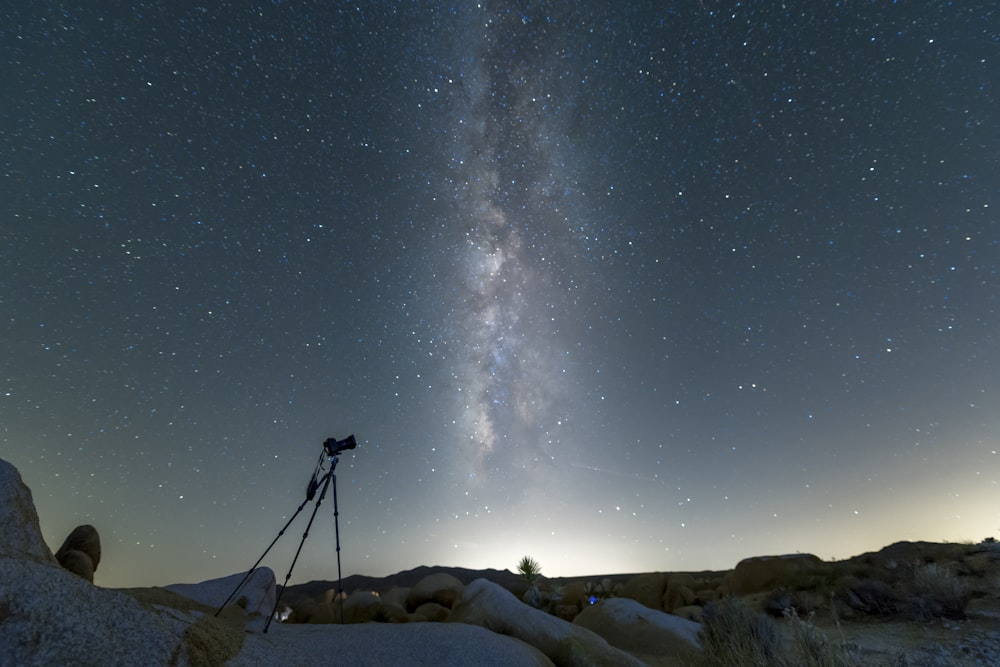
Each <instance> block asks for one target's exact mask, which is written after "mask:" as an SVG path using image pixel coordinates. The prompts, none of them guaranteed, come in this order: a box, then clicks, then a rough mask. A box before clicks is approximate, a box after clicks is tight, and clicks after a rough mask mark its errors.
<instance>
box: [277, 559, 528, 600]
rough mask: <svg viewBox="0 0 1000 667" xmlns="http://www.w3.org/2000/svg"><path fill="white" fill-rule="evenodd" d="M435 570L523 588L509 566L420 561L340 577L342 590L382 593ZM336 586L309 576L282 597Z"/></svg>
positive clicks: (314, 593) (414, 582)
mask: <svg viewBox="0 0 1000 667" xmlns="http://www.w3.org/2000/svg"><path fill="white" fill-rule="evenodd" d="M439 572H445V573H447V574H450V575H452V576H453V577H455V578H456V579H458V580H459V581H461V582H462V583H463V584H468V583H470V582H472V581H475V580H476V579H488V580H489V581H492V582H493V583H495V584H497V585H499V586H502V587H504V588H506V589H507V590H509V591H512V592H515V593H517V592H518V591H520V590H523V589H524V580H523V579H522V578H521V575H519V574H516V573H514V572H511V571H510V570H493V569H487V570H471V569H469V568H464V567H439V566H433V567H429V566H427V565H421V566H419V567H415V568H413V569H412V570H403V571H402V572H397V573H396V574H390V575H388V576H385V577H369V576H365V575H363V574H352V575H351V576H349V577H344V581H343V589H344V592H345V593H350V592H351V591H355V590H368V591H375V592H377V593H385V592H387V591H388V590H390V589H391V588H393V587H395V586H399V587H401V588H411V587H413V586H416V585H417V583H418V582H419V581H420V580H421V579H423V578H424V577H426V576H428V575H430V574H436V573H439ZM336 588H337V581H336V580H333V581H327V580H313V581H309V582H306V583H304V584H295V585H294V586H289V587H288V589H287V590H286V591H285V596H286V598H291V599H295V598H299V597H306V598H319V597H321V596H322V595H323V593H325V592H326V591H328V590H330V589H336Z"/></svg>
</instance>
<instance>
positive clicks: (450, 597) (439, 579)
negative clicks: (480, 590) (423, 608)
mask: <svg viewBox="0 0 1000 667" xmlns="http://www.w3.org/2000/svg"><path fill="white" fill-rule="evenodd" d="M464 589H465V584H463V583H462V582H461V581H459V580H458V579H457V578H456V577H453V576H452V575H450V574H448V573H447V572H437V573H435V574H429V575H427V576H426V577H424V578H423V579H421V580H420V581H419V582H418V583H417V585H416V586H414V587H413V588H411V589H410V593H409V595H408V596H407V597H406V606H407V608H408V609H409V610H410V611H413V610H415V609H416V608H417V607H419V606H420V605H422V604H424V603H425V602H436V603H438V604H439V605H441V606H443V607H447V608H449V609H451V608H452V607H453V606H455V602H457V601H458V600H460V599H461V598H462V591H463V590H464Z"/></svg>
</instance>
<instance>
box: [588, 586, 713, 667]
mask: <svg viewBox="0 0 1000 667" xmlns="http://www.w3.org/2000/svg"><path fill="white" fill-rule="evenodd" d="M573 623H575V624H576V625H579V626H582V627H585V628H588V629H590V630H593V631H594V632H596V633H597V634H598V635H600V636H601V637H603V638H604V639H605V640H607V642H608V643H609V644H611V645H612V646H616V647H618V648H620V649H622V650H623V651H628V652H629V653H631V654H633V655H636V656H640V657H643V656H655V657H657V658H658V659H662V658H664V657H668V656H669V657H675V658H684V657H690V656H691V654H692V653H693V652H694V651H696V650H697V649H699V648H700V645H699V643H698V633H699V632H701V625H699V624H698V623H693V622H692V621H689V620H687V619H684V618H681V617H679V616H673V615H671V614H665V613H663V612H662V611H656V610H655V609H650V608H649V607H647V606H645V605H643V604H640V603H639V602H636V601H635V600H630V599H628V598H611V599H610V600H604V601H602V602H599V603H598V604H595V605H593V606H591V607H587V608H586V609H584V610H583V611H582V612H580V615H579V616H577V617H576V619H574V621H573Z"/></svg>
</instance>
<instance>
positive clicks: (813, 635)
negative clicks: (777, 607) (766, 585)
mask: <svg viewBox="0 0 1000 667" xmlns="http://www.w3.org/2000/svg"><path fill="white" fill-rule="evenodd" d="M785 618H786V619H788V623H789V624H790V627H791V629H792V642H791V647H790V651H789V652H790V655H789V656H788V664H789V665H796V666H797V667H861V665H862V664H864V663H863V662H862V661H861V655H860V653H859V652H858V651H857V650H856V649H854V648H851V647H849V646H848V645H847V644H846V643H845V642H843V641H841V642H839V643H835V642H831V641H830V640H829V639H828V638H827V637H826V635H824V634H823V633H822V632H820V631H819V630H818V629H817V628H816V626H814V625H813V624H812V623H809V622H807V621H804V620H802V619H801V618H800V617H799V615H798V614H796V613H795V611H794V610H789V611H788V612H786V613H785Z"/></svg>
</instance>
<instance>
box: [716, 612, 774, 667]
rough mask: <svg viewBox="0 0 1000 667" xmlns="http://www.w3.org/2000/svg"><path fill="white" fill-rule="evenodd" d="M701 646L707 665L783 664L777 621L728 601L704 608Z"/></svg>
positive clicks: (736, 666) (735, 666) (763, 666)
mask: <svg viewBox="0 0 1000 667" xmlns="http://www.w3.org/2000/svg"><path fill="white" fill-rule="evenodd" d="M703 614H704V615H703V617H704V623H703V624H702V630H701V645H702V649H703V658H704V660H705V662H704V664H705V665H733V666H734V667H742V666H744V665H747V666H749V665H760V666H761V667H770V666H772V665H779V664H781V662H780V659H779V653H780V651H779V649H780V645H779V639H778V632H777V629H776V628H775V625H774V621H773V620H771V619H770V618H768V617H767V616H765V615H764V614H762V613H760V612H756V611H753V610H752V609H750V608H749V607H748V606H746V604H744V603H743V602H741V601H739V600H735V599H733V598H725V599H723V600H719V601H717V602H713V603H712V604H709V605H708V606H706V607H705V609H704V612H703Z"/></svg>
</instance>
